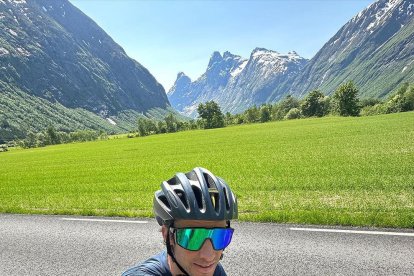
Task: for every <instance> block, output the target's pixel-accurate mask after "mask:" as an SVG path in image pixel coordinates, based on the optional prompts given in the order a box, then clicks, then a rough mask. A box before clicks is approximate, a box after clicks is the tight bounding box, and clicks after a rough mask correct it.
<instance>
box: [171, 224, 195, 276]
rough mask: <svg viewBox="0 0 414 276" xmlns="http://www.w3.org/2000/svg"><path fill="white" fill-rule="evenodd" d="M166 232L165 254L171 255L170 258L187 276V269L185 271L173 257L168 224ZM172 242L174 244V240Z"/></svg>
mask: <svg viewBox="0 0 414 276" xmlns="http://www.w3.org/2000/svg"><path fill="white" fill-rule="evenodd" d="M167 232H168V233H167V242H166V243H167V254H168V255H170V256H171V259H172V260H173V262H174V263H175V264H176V265H177V266H178V268H179V269H180V270H181V272H183V273H184V275H186V276H189V274H188V273H187V271H185V269H184V268H183V267H182V266H181V265H180V264H179V263H178V262H177V260H176V259H175V256H174V252H173V250H172V248H171V244H170V234H171V232H170V226H168V229H167ZM174 244H175V240H174Z"/></svg>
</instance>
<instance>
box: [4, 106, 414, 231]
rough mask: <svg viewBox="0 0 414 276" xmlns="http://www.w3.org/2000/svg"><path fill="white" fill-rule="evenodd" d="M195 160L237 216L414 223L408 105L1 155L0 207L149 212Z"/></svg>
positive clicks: (412, 122) (412, 130) (413, 139)
mask: <svg viewBox="0 0 414 276" xmlns="http://www.w3.org/2000/svg"><path fill="white" fill-rule="evenodd" d="M196 166H202V167H206V168H208V169H209V170H211V171H212V172H213V173H215V174H217V175H219V176H221V177H223V178H224V179H226V180H227V182H228V183H229V184H230V185H231V187H232V188H233V190H234V191H235V193H236V195H237V196H238V199H239V211H240V219H241V220H253V221H274V222H290V223H312V224H313V223H314V224H342V225H368V226H385V227H407V228H413V227H414V112H409V113H400V114H389V115H381V116H372V117H359V118H339V117H327V118H320V119H306V120H293V121H283V122H272V123H266V124H253V125H243V126H234V127H227V128H223V129H214V130H198V131H187V132H181V133H174V134H163V135H155V136H149V137H144V138H133V139H127V138H122V139H111V140H107V141H96V142H88V143H78V144H66V145H58V146H49V147H46V148H38V149H27V150H12V151H9V152H5V153H0V212H3V213H38V214H81V215H109V216H152V209H151V207H152V196H153V193H154V191H155V190H157V189H158V188H159V185H160V182H161V181H162V180H165V179H168V178H170V177H172V176H173V175H174V173H175V172H178V171H189V170H191V169H192V168H193V167H196Z"/></svg>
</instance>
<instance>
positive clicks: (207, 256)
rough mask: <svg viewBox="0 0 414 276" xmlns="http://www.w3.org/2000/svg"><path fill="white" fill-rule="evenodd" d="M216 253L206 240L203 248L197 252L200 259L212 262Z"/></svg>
mask: <svg viewBox="0 0 414 276" xmlns="http://www.w3.org/2000/svg"><path fill="white" fill-rule="evenodd" d="M215 252H216V251H215V250H214V248H213V244H212V243H211V241H210V240H209V239H208V240H206V241H205V242H204V244H203V246H202V247H201V248H200V250H199V254H200V258H202V259H204V260H206V261H213V260H214V256H215V254H214V253H215Z"/></svg>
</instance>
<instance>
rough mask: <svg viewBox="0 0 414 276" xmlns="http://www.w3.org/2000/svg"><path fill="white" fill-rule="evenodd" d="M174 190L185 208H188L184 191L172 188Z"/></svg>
mask: <svg viewBox="0 0 414 276" xmlns="http://www.w3.org/2000/svg"><path fill="white" fill-rule="evenodd" d="M174 192H175V193H176V194H177V196H178V198H179V199H180V201H181V202H182V203H183V205H184V206H185V208H186V209H188V202H187V198H186V197H185V194H184V192H183V191H181V190H174Z"/></svg>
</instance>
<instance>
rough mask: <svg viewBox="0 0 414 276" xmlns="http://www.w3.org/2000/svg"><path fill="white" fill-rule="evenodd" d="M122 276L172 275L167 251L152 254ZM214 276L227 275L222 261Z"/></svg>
mask: <svg viewBox="0 0 414 276" xmlns="http://www.w3.org/2000/svg"><path fill="white" fill-rule="evenodd" d="M122 276H172V275H171V272H170V268H169V266H168V262H167V252H166V251H163V252H161V253H159V254H157V255H155V256H152V257H151V258H149V259H148V260H146V261H145V262H142V263H140V264H138V265H137V266H134V267H132V268H130V269H128V270H127V271H125V272H124V273H122ZM213 276H226V272H224V269H223V267H222V266H221V264H220V263H219V264H218V265H217V267H216V270H215V271H214V275H213Z"/></svg>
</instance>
